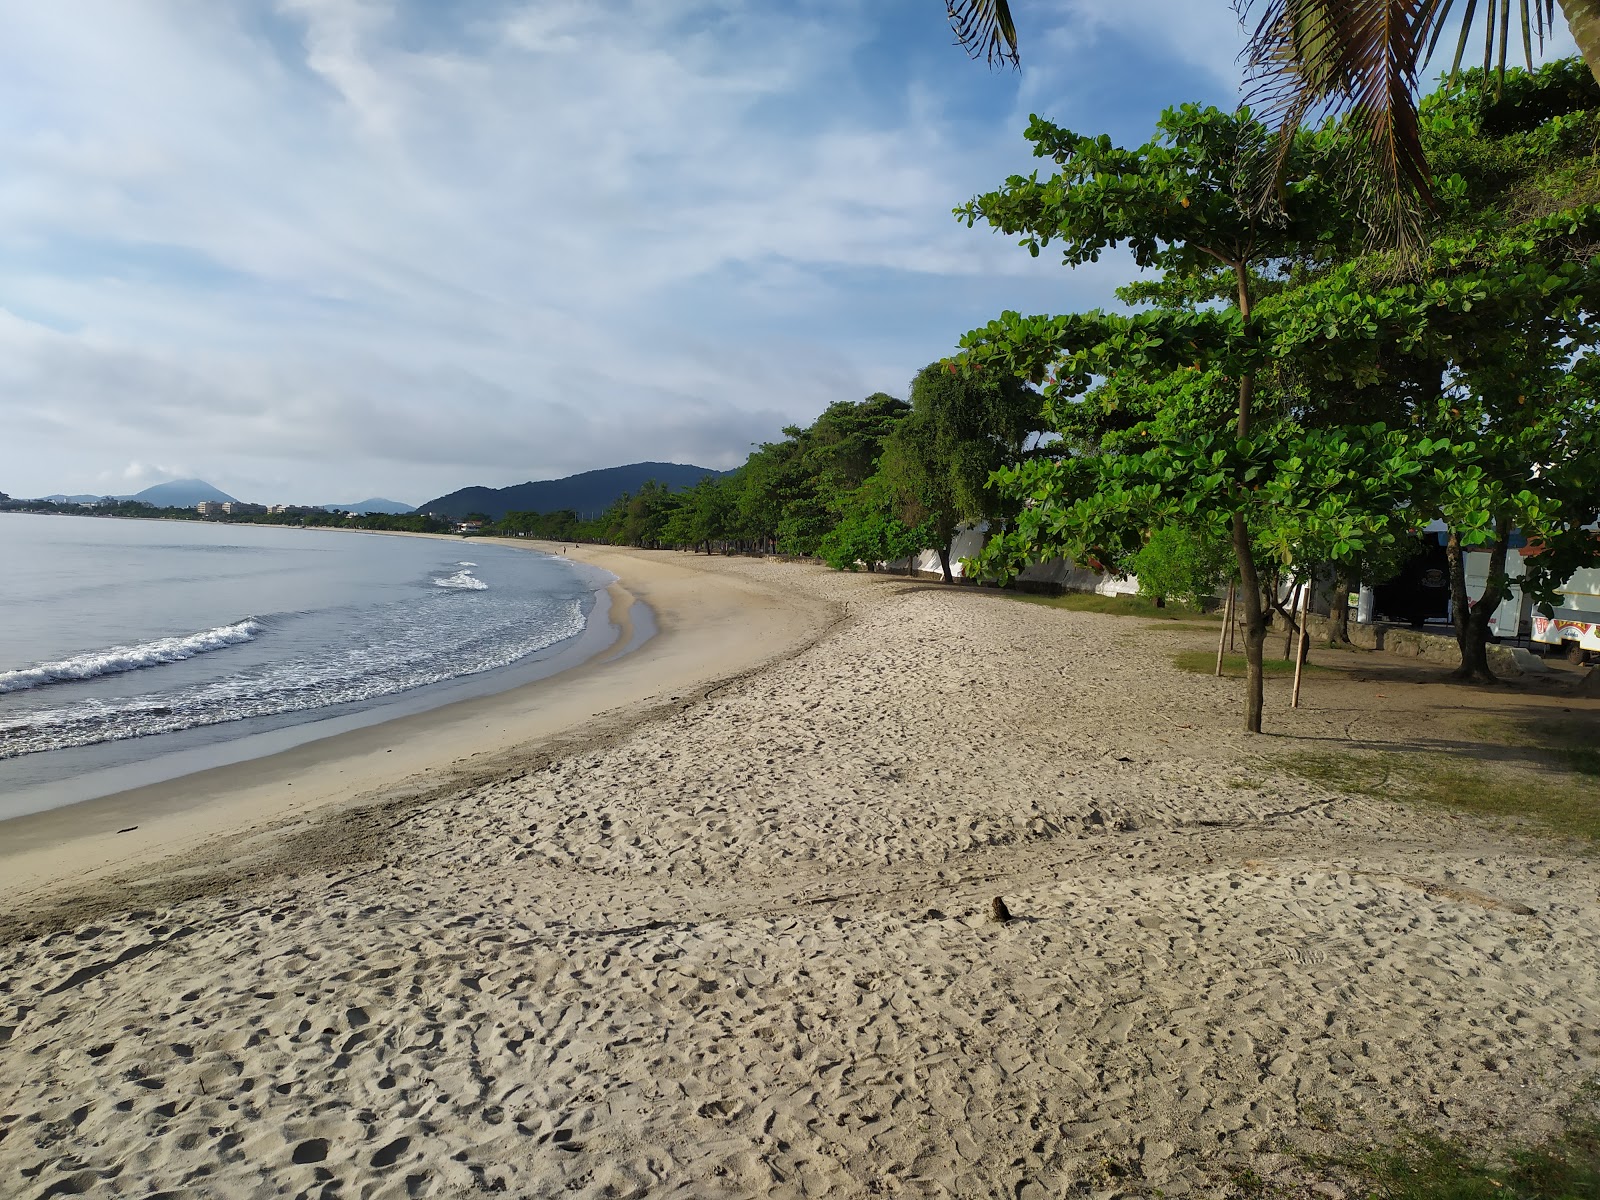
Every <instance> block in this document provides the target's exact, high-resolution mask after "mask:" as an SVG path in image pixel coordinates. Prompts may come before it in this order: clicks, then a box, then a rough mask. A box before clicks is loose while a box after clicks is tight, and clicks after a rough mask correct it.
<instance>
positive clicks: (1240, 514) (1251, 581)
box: [1233, 262, 1267, 733]
mask: <svg viewBox="0 0 1600 1200" xmlns="http://www.w3.org/2000/svg"><path fill="white" fill-rule="evenodd" d="M1233 274H1234V279H1235V281H1236V282H1237V284H1238V287H1239V315H1240V316H1241V317H1242V318H1243V320H1244V323H1245V324H1246V325H1248V324H1249V323H1250V272H1249V271H1248V270H1247V269H1246V267H1245V264H1244V263H1242V262H1236V263H1234V264H1233ZM1255 390H1256V380H1255V376H1253V375H1244V376H1241V377H1240V379H1239V411H1238V414H1237V417H1236V418H1235V421H1234V430H1235V432H1236V433H1237V434H1238V435H1239V436H1240V437H1241V438H1243V437H1248V436H1249V434H1250V403H1251V401H1252V400H1253V399H1254V398H1255ZM1233 556H1234V558H1235V559H1236V560H1237V562H1238V564H1239V590H1240V594H1241V598H1242V599H1243V600H1244V662H1245V672H1244V674H1245V682H1244V687H1245V700H1244V727H1245V730H1246V732H1248V733H1260V732H1261V711H1262V709H1263V708H1264V707H1265V706H1266V687H1265V685H1264V683H1263V680H1264V679H1265V672H1264V671H1263V669H1262V658H1263V653H1262V652H1263V651H1264V650H1265V649H1266V644H1267V616H1266V613H1265V612H1263V611H1262V607H1261V578H1260V576H1259V575H1257V574H1256V555H1255V546H1254V545H1253V544H1252V543H1251V540H1250V527H1249V525H1248V524H1247V523H1246V522H1245V519H1244V509H1243V502H1242V498H1241V505H1240V507H1239V508H1238V509H1236V510H1235V511H1234V513H1233Z"/></svg>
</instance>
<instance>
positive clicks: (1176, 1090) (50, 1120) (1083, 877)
mask: <svg viewBox="0 0 1600 1200" xmlns="http://www.w3.org/2000/svg"><path fill="white" fill-rule="evenodd" d="M618 564H619V565H618ZM602 565H606V566H608V567H609V568H610V569H612V570H614V571H616V572H617V573H618V574H619V575H621V576H622V578H623V582H624V584H625V586H628V587H629V588H630V589H632V588H634V587H635V586H636V580H643V579H645V578H647V577H648V576H649V575H650V573H651V572H655V573H656V576H657V577H658V578H659V579H661V580H662V582H660V583H658V584H655V585H647V584H643V583H640V584H638V585H637V586H638V587H639V588H640V590H641V592H642V591H643V590H645V588H646V587H648V586H656V587H658V588H661V589H662V590H663V594H665V593H666V591H668V590H670V589H669V588H668V585H667V581H668V578H669V577H672V576H673V575H674V573H676V574H677V577H679V578H680V582H681V580H686V579H689V578H690V577H691V576H692V577H693V578H694V579H696V580H698V581H699V582H698V584H697V585H696V586H698V587H699V588H700V594H701V595H702V596H703V597H704V598H705V602H706V603H707V604H712V603H731V601H728V600H727V599H726V598H728V597H734V598H737V603H738V605H739V606H743V607H744V608H746V609H749V608H753V609H754V610H755V611H756V613H757V614H759V613H760V612H761V611H779V610H782V611H788V612H791V613H797V614H800V615H799V616H796V617H795V618H794V619H793V620H791V621H789V622H787V623H782V622H780V623H779V625H778V626H775V627H774V628H776V629H778V632H774V633H773V634H772V635H771V637H770V639H769V640H768V641H767V646H768V652H769V653H770V654H771V655H773V656H776V657H777V658H779V659H781V661H778V662H776V663H774V664H773V665H771V666H769V667H767V668H764V669H757V670H753V671H747V670H746V669H745V668H744V667H739V668H738V669H737V670H735V671H732V672H731V673H730V674H731V676H732V677H731V678H729V679H728V680H727V681H726V682H724V683H721V684H716V683H714V682H713V680H714V679H715V675H714V673H708V672H702V675H701V682H700V684H699V685H698V686H696V687H694V688H690V687H688V686H687V685H686V684H684V683H682V682H681V680H682V679H684V678H687V677H688V675H690V674H692V673H693V667H692V664H689V663H685V662H683V661H678V663H677V668H676V669H677V670H679V672H680V674H679V675H678V676H677V677H675V678H671V679H668V680H667V682H666V683H665V684H664V685H663V687H662V688H661V689H658V690H655V691H653V692H651V694H650V695H649V696H643V697H638V698H636V699H634V700H633V701H631V702H630V706H629V707H628V708H626V709H625V710H624V711H623V712H622V713H621V714H620V715H617V714H614V715H612V716H610V717H601V718H599V719H598V720H594V721H591V722H590V723H589V724H588V725H587V726H586V727H585V728H584V729H582V730H580V731H568V732H567V733H564V734H559V735H549V736H546V737H545V738H544V740H543V741H542V742H540V743H538V744H535V745H530V746H528V747H524V748H522V749H521V750H517V751H515V753H516V754H519V755H520V756H521V757H520V760H519V762H520V765H511V766H509V767H506V766H505V764H504V763H500V764H497V765H496V766H495V767H494V769H489V767H487V766H486V767H484V768H483V769H482V770H481V771H478V772H477V773H476V774H472V775H470V776H461V777H459V778H454V779H449V778H446V779H440V780H436V781H435V782H434V783H432V784H429V785H428V786H426V787H418V788H416V789H414V791H413V792H412V793H411V794H410V795H409V796H399V797H394V796H391V797H390V798H389V799H387V800H384V799H382V797H372V796H369V797H368V798H367V803H366V807H361V806H359V805H357V806H354V807H352V806H351V805H350V804H348V803H346V804H343V805H342V806H336V807H333V808H331V809H325V810H320V815H319V812H309V811H308V812H302V813H300V814H299V815H298V816H297V817H296V819H295V821H294V822H293V823H292V824H291V825H290V826H289V827H288V828H286V829H283V830H280V831H279V832H278V834H276V835H275V836H276V837H277V838H278V840H279V842H280V843H281V844H286V845H289V846H291V847H294V849H293V851H292V852H290V853H287V854H284V853H279V854H278V855H277V857H272V856H270V855H267V856H264V857H257V858H252V859H247V860H246V861H245V865H244V866H243V867H239V866H238V865H237V864H236V863H235V864H234V865H231V866H230V865H229V862H228V860H226V857H225V855H224V854H223V850H224V847H222V846H218V845H212V846H210V847H201V848H200V849H199V850H198V851H196V852H194V853H192V854H191V856H190V857H189V858H188V859H187V860H185V861H183V862H182V863H180V864H179V869H180V870H181V871H184V872H188V874H186V875H185V874H177V873H175V872H174V871H173V870H172V869H168V871H167V872H166V873H165V874H166V882H165V883H163V884H161V887H162V888H164V889H165V890H164V891H157V892H155V893H154V895H155V899H154V900H151V899H149V898H148V895H149V894H148V893H147V894H146V898H145V899H141V900H140V901H139V902H140V903H141V905H142V907H140V908H139V909H137V910H135V911H132V912H128V911H117V910H116V909H115V908H114V907H103V911H95V910H94V907H93V906H94V904H97V903H98V904H101V905H102V906H104V905H107V904H115V903H119V902H122V901H126V900H128V899H129V898H130V897H137V896H138V895H139V887H138V886H136V885H132V884H128V883H124V884H121V885H115V886H113V885H112V884H109V883H107V882H105V881H101V882H100V883H96V884H94V885H93V887H99V888H101V889H102V892H101V894H100V896H99V899H98V900H95V899H94V898H93V887H91V888H90V889H89V891H90V895H91V900H90V902H89V903H88V904H79V905H78V906H77V907H74V908H71V909H67V910H57V912H56V915H55V916H54V917H53V918H49V919H50V920H53V921H55V922H56V923H58V924H59V923H60V922H62V921H65V922H67V927H64V928H62V929H60V930H59V931H57V932H54V933H52V934H49V935H47V936H33V937H28V938H22V939H20V940H19V939H18V938H17V937H16V935H17V932H18V929H19V925H18V923H17V922H13V923H12V925H11V927H10V928H11V933H12V940H11V941H10V943H9V944H8V945H6V946H4V947H3V948H0V1194H4V1195H6V1196H17V1197H24V1198H26V1200H44V1198H45V1197H53V1196H60V1195H75V1194H88V1195H94V1196H117V1197H121V1196H127V1197H146V1196H150V1195H152V1194H160V1195H162V1196H164V1197H166V1196H170V1197H200V1196H228V1197H232V1196H241V1197H245V1196H278V1195H296V1196H300V1195H303V1196H314V1197H350V1198H354V1197H372V1198H379V1197H424V1196H441V1197H458V1196H465V1195H471V1194H475V1193H477V1192H479V1191H504V1192H506V1193H507V1194H510V1195H518V1196H558V1195H559V1196H567V1195H573V1196H590V1197H601V1196H610V1197H620V1196H643V1195H647V1194H648V1195H658V1194H678V1195H684V1196H840V1197H846V1196H865V1195H881V1194H897V1195H908V1196H946V1195H954V1196H999V1195H1004V1196H1008V1197H1035V1196H1038V1197H1043V1196H1059V1195H1081V1196H1118V1195H1127V1196H1138V1195H1155V1194H1157V1189H1160V1192H1161V1193H1163V1194H1165V1195H1167V1196H1174V1195H1183V1194H1190V1195H1197V1196H1199V1195H1204V1196H1211V1195H1219V1194H1226V1193H1227V1192H1228V1191H1229V1190H1230V1189H1233V1188H1236V1187H1237V1186H1239V1185H1238V1180H1237V1176H1238V1173H1239V1172H1241V1171H1243V1170H1244V1169H1246V1168H1248V1169H1250V1170H1251V1171H1253V1172H1254V1175H1255V1177H1257V1178H1259V1179H1264V1180H1266V1181H1268V1182H1269V1183H1281V1184H1283V1185H1284V1186H1285V1187H1287V1188H1292V1189H1294V1191H1293V1192H1291V1193H1289V1194H1305V1195H1328V1196H1338V1195H1340V1194H1342V1193H1341V1191H1340V1188H1339V1186H1338V1181H1337V1176H1336V1175H1335V1174H1328V1173H1319V1169H1318V1168H1317V1167H1315V1166H1313V1165H1310V1164H1308V1163H1307V1162H1306V1161H1304V1159H1303V1157H1301V1156H1300V1152H1305V1151H1311V1152H1316V1151H1319V1150H1325V1149H1328V1148H1330V1147H1331V1146H1333V1145H1334V1144H1335V1143H1334V1138H1335V1135H1339V1134H1343V1135H1353V1136H1356V1137H1361V1136H1366V1135H1370V1136H1373V1137H1384V1136H1388V1135H1389V1134H1390V1133H1391V1132H1392V1131H1393V1129H1394V1127H1395V1125H1396V1123H1397V1122H1407V1123H1410V1124H1412V1125H1417V1126H1421V1127H1425V1128H1430V1129H1437V1130H1440V1131H1445V1132H1453V1133H1462V1134H1468V1135H1473V1136H1476V1135H1479V1134H1483V1133H1493V1134H1494V1135H1495V1136H1500V1135H1501V1134H1504V1133H1511V1134H1528V1135H1537V1134H1540V1133H1543V1132H1546V1131H1548V1130H1549V1129H1551V1128H1553V1127H1554V1124H1555V1122H1556V1121H1557V1119H1558V1117H1559V1112H1560V1108H1561V1105H1562V1104H1563V1102H1565V1101H1566V1100H1567V1099H1569V1098H1570V1097H1571V1096H1572V1094H1573V1093H1574V1092H1575V1091H1576V1090H1577V1089H1578V1088H1579V1087H1580V1086H1581V1085H1582V1084H1583V1083H1584V1082H1585V1081H1586V1080H1588V1079H1590V1078H1591V1077H1592V1076H1593V1075H1594V1074H1595V1072H1596V1070H1597V1068H1600V1027H1597V1024H1600V1018H1597V1013H1600V944H1597V943H1596V941H1595V939H1594V938H1593V936H1592V935H1593V930H1594V929H1595V928H1596V927H1597V924H1600V892H1597V881H1600V872H1597V871H1596V869H1595V865H1594V863H1593V861H1592V860H1591V859H1590V858H1587V857H1584V856H1583V854H1582V853H1580V852H1579V849H1578V848H1575V847H1572V846H1568V845H1565V844H1563V843H1559V842H1555V841H1549V840H1539V839H1537V838H1535V837H1534V836H1533V835H1531V834H1529V833H1527V832H1516V831H1508V830H1507V829H1505V828H1503V827H1500V826H1495V825H1490V824H1486V823H1483V822H1480V821H1477V820H1475V819H1471V818H1465V817H1460V816H1456V815H1451V814H1449V813H1447V812H1444V811H1442V810H1437V809H1421V808H1412V807H1410V806H1408V805H1406V804H1403V803H1399V802H1396V801H1394V800H1391V799H1389V798H1387V797H1382V796H1366V797H1359V798H1351V797H1346V796H1342V795H1339V794H1337V793H1335V792H1333V791H1330V790H1328V789H1327V788H1326V787H1324V786H1322V785H1321V784H1318V783H1316V782H1314V781H1311V780H1308V779H1305V778H1303V777H1301V776H1296V775H1292V774H1289V773H1285V772H1282V771H1279V770H1277V769H1275V768H1274V766H1273V764H1272V756H1274V755H1278V754H1283V753H1288V752H1294V751H1297V750H1306V749H1308V748H1317V749H1326V748H1327V747H1329V746H1330V745H1335V744H1349V743H1351V742H1352V740H1354V739H1360V740H1361V741H1362V743H1363V744H1375V743H1381V742H1384V741H1390V742H1395V743H1398V744H1401V745H1405V746H1415V745H1421V744H1422V743H1424V742H1426V743H1427V745H1428V746H1430V747H1432V746H1435V745H1436V744H1437V746H1444V745H1446V744H1447V743H1448V742H1449V740H1450V736H1453V735H1450V736H1446V735H1447V734H1448V731H1443V732H1441V729H1442V727H1441V726H1440V724H1439V719H1438V718H1437V717H1435V716H1431V715H1428V714H1424V713H1420V712H1418V711H1415V710H1413V711H1410V712H1401V713H1399V714H1398V715H1395V716H1393V717H1389V718H1383V717H1373V716H1371V715H1370V710H1367V709H1365V708H1363V707H1362V706H1361V705H1360V704H1358V703H1357V699H1358V697H1357V696H1356V694H1355V693H1353V692H1352V690H1351V689H1352V688H1363V687H1365V688H1369V689H1370V687H1371V686H1373V685H1369V684H1359V683H1341V684H1340V685H1339V686H1337V687H1335V686H1332V685H1328V686H1324V685H1323V684H1322V683H1320V682H1317V681H1312V682H1309V683H1308V685H1307V695H1306V702H1307V707H1306V708H1305V709H1303V710H1301V711H1299V712H1295V713H1290V712H1287V711H1285V710H1284V709H1283V703H1284V697H1285V695H1286V689H1287V684H1286V683H1283V682H1279V681H1274V682H1273V683H1272V684H1271V685H1269V686H1270V687H1271V689H1272V690H1271V691H1270V693H1269V714H1268V720H1269V726H1270V727H1271V728H1272V729H1273V730H1274V731H1275V736H1273V737H1270V738H1264V739H1253V740H1252V739H1249V738H1247V737H1246V736H1245V735H1243V734H1240V733H1237V732H1235V726H1236V725H1237V723H1238V712H1239V692H1238V689H1239V687H1240V685H1239V684H1238V683H1237V682H1236V681H1231V680H1225V679H1222V680H1219V679H1214V678H1210V677H1206V676H1196V675H1190V674H1185V673H1183V672H1181V671H1179V670H1177V669H1176V668H1174V667H1173V666H1172V665H1171V652H1172V651H1173V649H1175V648H1178V647H1180V646H1188V645H1198V644H1201V643H1200V640H1199V639H1201V638H1203V637H1204V636H1205V635H1204V634H1203V633H1199V632H1196V631H1193V630H1188V631H1186V630H1184V629H1181V628H1179V629H1167V630H1158V629H1154V628H1152V627H1151V625H1149V624H1148V623H1144V622H1137V621H1129V620H1125V619H1118V618H1114V617H1106V616H1099V615H1093V614H1084V613H1075V612H1068V611H1062V610H1057V609H1049V608H1043V607H1039V606H1035V605H1028V604H1021V603H1017V602H1015V601H1013V600H1011V599H1008V598H1006V597H1002V596H998V595H995V594H992V593H985V592H981V591H977V590H970V589H946V588H942V587H940V586H938V585H933V584H926V583H921V582H917V581H909V580H885V579H882V578H877V577H868V576H848V575H836V574H832V573H829V572H826V571H823V570H821V569H818V568H812V567H805V566H797V565H785V564H779V563H769V562H758V561H748V560H722V559H717V560H706V559H694V558H691V557H688V556H676V555H634V556H628V555H621V554H612V555H610V557H609V558H608V559H607V560H606V561H604V562H602ZM682 586H683V587H684V588H686V589H687V588H688V587H689V585H688V584H687V583H683V584H682ZM680 594H681V595H686V594H687V592H683V593H680ZM719 596H720V597H723V598H724V600H722V601H714V599H713V598H714V597H719ZM691 609H692V606H688V607H684V608H680V609H679V610H678V613H677V616H673V615H672V612H671V610H670V606H669V607H668V608H664V609H663V610H662V611H663V622H662V624H663V635H662V639H661V645H662V653H664V654H666V655H667V656H668V659H669V661H671V660H673V657H674V656H677V655H681V654H684V653H686V652H687V651H686V648H688V647H691V646H693V645H695V644H696V643H695V640H694V639H696V638H697V637H701V636H702V634H701V633H697V632H696V629H697V628H698V629H701V630H703V629H704V628H705V624H704V623H700V624H698V625H697V622H696V620H695V618H694V614H693V612H692V611H691ZM750 619H752V620H753V619H755V618H750ZM717 624H718V622H717V621H713V622H711V625H712V626H713V627H715V626H716V625H717ZM730 628H731V626H730ZM763 636H765V635H763ZM713 640H716V639H713ZM722 640H723V641H725V642H731V641H736V640H737V639H735V638H732V636H731V635H728V636H727V637H725V638H723V639H722ZM672 647H677V648H678V649H672ZM747 657H748V656H747ZM652 661H654V660H651V659H649V658H647V657H646V656H645V655H644V654H643V652H641V655H640V656H639V661H638V662H636V663H635V662H633V661H632V660H631V659H628V660H623V661H621V662H619V663H617V664H615V666H616V667H617V669H618V670H619V671H621V670H622V669H623V668H624V667H625V666H626V667H627V668H628V669H630V670H632V671H633V672H634V677H635V685H636V686H639V685H638V682H637V681H638V680H639V679H640V678H646V679H648V678H650V677H651V672H653V671H656V670H657V669H658V667H655V666H652V665H651V663H652ZM602 669H603V668H602ZM741 672H742V673H741ZM661 678H666V677H665V676H662V677H661ZM1530 702H1531V701H1530ZM1541 702H1544V703H1557V704H1559V701H1554V702H1552V701H1541ZM1584 705H1588V706H1589V708H1588V709H1585V711H1591V710H1592V708H1593V707H1594V702H1592V701H1587V702H1584V701H1572V702H1571V704H1570V705H1569V707H1571V706H1577V707H1578V708H1583V706H1584ZM540 746H542V747H543V748H542V749H540ZM233 840H235V841H237V840H238V839H233ZM245 840H247V841H250V842H252V843H262V844H266V843H269V842H271V841H272V839H271V838H269V837H261V838H255V839H245ZM219 856H220V857H219ZM0 861H3V860H0ZM186 879H187V880H190V881H191V882H190V883H187V884H186V883H185V882H184V880H186ZM194 880H198V881H199V882H192V881H194ZM107 887H111V888H112V890H111V891H109V892H106V891H104V889H105V888H107ZM81 890H82V889H80V891H81ZM31 895H32V896H33V900H32V901H30V903H32V904H33V905H34V909H33V911H34V913H35V915H39V914H41V913H44V912H45V907H41V906H47V901H48V895H47V890H39V891H35V892H34V893H31ZM996 895H1001V896H1004V897H1005V900H1006V903H1007V904H1008V906H1009V907H1010V909H1011V911H1012V913H1013V914H1014V915H1015V919H1014V920H1013V921H1011V922H1010V923H1009V924H1005V925H1000V924H995V923H992V922H990V921H988V920H987V919H986V915H987V910H988V906H989V903H990V900H991V899H992V898H993V897H994V896H996ZM185 896H186V897H187V898H182V897H185ZM35 928H36V929H37V928H43V927H42V926H36V927H35ZM1313 1187H1317V1188H1320V1189H1321V1190H1319V1191H1314V1190H1310V1189H1312V1188H1313ZM1302 1189H1304V1190H1303V1191H1302Z"/></svg>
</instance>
